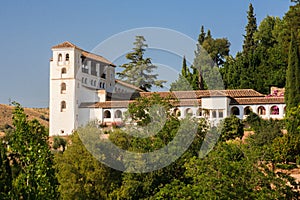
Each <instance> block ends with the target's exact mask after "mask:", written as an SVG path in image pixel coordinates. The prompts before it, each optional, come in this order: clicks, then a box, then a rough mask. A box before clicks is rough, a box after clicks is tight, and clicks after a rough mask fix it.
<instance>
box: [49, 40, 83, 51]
mask: <svg viewBox="0 0 300 200" xmlns="http://www.w3.org/2000/svg"><path fill="white" fill-rule="evenodd" d="M60 48H76V49H80V48H79V47H77V46H76V45H75V44H73V43H71V42H69V41H65V42H63V43H60V44H58V45H55V46H53V47H52V49H60ZM80 50H82V49H80Z"/></svg>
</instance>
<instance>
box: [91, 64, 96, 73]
mask: <svg viewBox="0 0 300 200" xmlns="http://www.w3.org/2000/svg"><path fill="white" fill-rule="evenodd" d="M91 74H92V75H94V76H97V70H96V63H95V62H93V61H91Z"/></svg>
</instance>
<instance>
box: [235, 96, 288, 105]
mask: <svg viewBox="0 0 300 200" xmlns="http://www.w3.org/2000/svg"><path fill="white" fill-rule="evenodd" d="M230 104H231V105H237V104H240V105H253V104H284V97H255V98H234V99H231V102H230Z"/></svg>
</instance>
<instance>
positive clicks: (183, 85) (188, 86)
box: [170, 57, 198, 91]
mask: <svg viewBox="0 0 300 200" xmlns="http://www.w3.org/2000/svg"><path fill="white" fill-rule="evenodd" d="M195 76H197V73H196V74H195V73H194V71H193V73H191V72H190V70H189V68H188V67H187V63H186V59H185V57H183V61H182V69H181V74H179V77H178V79H177V80H176V81H175V82H173V83H171V85H170V86H171V87H170V91H190V90H193V89H194V90H197V89H198V85H197V83H196V81H197V80H198V78H197V77H195Z"/></svg>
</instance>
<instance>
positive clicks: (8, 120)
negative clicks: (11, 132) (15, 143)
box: [0, 104, 49, 128]
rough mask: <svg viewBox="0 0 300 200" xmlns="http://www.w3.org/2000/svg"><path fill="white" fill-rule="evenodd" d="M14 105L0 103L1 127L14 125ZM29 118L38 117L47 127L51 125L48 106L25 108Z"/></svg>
mask: <svg viewBox="0 0 300 200" xmlns="http://www.w3.org/2000/svg"><path fill="white" fill-rule="evenodd" d="M13 109H14V107H13V106H9V105H5V104H0V127H3V126H5V125H10V126H12V112H13ZM24 111H25V113H26V115H27V116H28V119H29V120H32V119H37V120H38V121H39V122H40V123H41V124H42V125H44V126H45V127H46V128H48V127H49V109H48V108H24Z"/></svg>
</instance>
